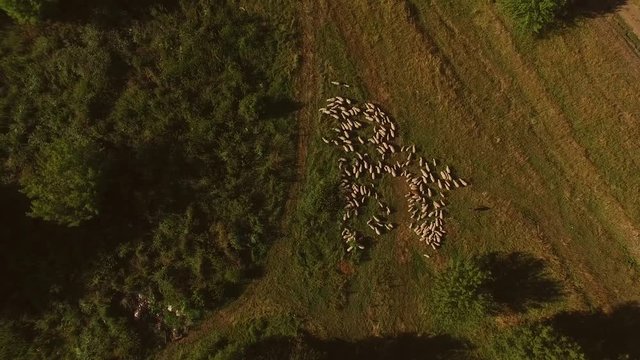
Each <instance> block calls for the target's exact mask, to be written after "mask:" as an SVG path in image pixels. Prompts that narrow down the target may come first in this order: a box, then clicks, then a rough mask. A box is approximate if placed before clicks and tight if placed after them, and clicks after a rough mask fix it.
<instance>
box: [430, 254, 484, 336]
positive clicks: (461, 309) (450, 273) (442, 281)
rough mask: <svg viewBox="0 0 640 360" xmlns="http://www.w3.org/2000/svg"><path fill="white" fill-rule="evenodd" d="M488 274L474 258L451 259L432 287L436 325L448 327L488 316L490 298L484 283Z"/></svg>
mask: <svg viewBox="0 0 640 360" xmlns="http://www.w3.org/2000/svg"><path fill="white" fill-rule="evenodd" d="M490 276H491V275H490V273H489V272H488V271H486V270H484V269H482V268H481V267H480V266H479V264H478V262H477V261H475V260H468V259H467V260H459V259H456V260H452V261H451V263H450V264H449V266H448V268H447V269H446V270H445V271H443V272H442V273H440V274H439V275H438V276H437V278H436V281H435V284H434V286H433V290H432V300H431V302H432V309H431V310H432V312H433V315H434V320H435V322H436V325H437V326H438V327H440V328H442V329H451V328H455V327H458V326H460V325H468V324H474V323H479V322H480V321H481V320H482V319H483V318H484V317H486V316H488V315H489V313H490V310H491V308H492V302H493V300H492V297H491V294H490V293H488V292H487V291H486V290H485V285H486V283H487V282H488V280H489V279H490Z"/></svg>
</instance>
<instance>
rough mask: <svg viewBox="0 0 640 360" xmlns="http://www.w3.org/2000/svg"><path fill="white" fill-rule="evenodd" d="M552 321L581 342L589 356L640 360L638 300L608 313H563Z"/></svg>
mask: <svg viewBox="0 0 640 360" xmlns="http://www.w3.org/2000/svg"><path fill="white" fill-rule="evenodd" d="M551 322H552V324H553V326H554V327H555V328H556V329H558V331H560V332H561V333H562V334H564V335H566V336H568V337H570V338H573V339H574V340H575V341H576V342H577V343H578V344H580V346H582V349H583V350H584V352H585V354H586V355H587V357H588V358H589V359H611V360H618V359H640V303H639V302H628V303H625V304H622V305H620V306H618V307H616V308H614V309H613V311H611V312H608V313H606V312H604V311H602V310H598V311H594V312H566V313H561V314H559V315H557V316H556V317H554V318H553V320H552V321H551Z"/></svg>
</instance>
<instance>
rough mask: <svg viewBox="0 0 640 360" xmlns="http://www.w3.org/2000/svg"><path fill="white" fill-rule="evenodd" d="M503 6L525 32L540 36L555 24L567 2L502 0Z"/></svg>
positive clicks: (561, 0)
mask: <svg viewBox="0 0 640 360" xmlns="http://www.w3.org/2000/svg"><path fill="white" fill-rule="evenodd" d="M501 2H502V5H503V6H504V8H505V9H506V10H507V12H508V13H509V14H510V15H511V16H512V17H513V19H514V20H515V22H516V23H517V25H518V27H519V28H520V29H521V30H522V31H524V32H529V33H534V34H540V33H541V32H543V31H544V30H545V29H547V28H548V27H549V26H550V25H551V24H553V23H554V22H555V21H556V19H557V17H558V15H559V14H560V13H561V12H562V11H563V10H564V8H565V6H566V5H567V0H501Z"/></svg>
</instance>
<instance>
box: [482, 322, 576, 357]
mask: <svg viewBox="0 0 640 360" xmlns="http://www.w3.org/2000/svg"><path fill="white" fill-rule="evenodd" d="M493 358H494V359H501V360H524V359H531V360H533V359H549V360H561V359H571V360H583V359H585V356H584V354H583V352H582V349H581V348H580V346H579V345H578V344H577V343H575V342H574V341H572V340H570V339H568V338H566V337H564V336H562V335H560V334H558V332H557V331H556V330H554V329H553V328H552V327H551V326H548V325H524V326H520V327H516V328H515V329H513V330H511V331H510V332H509V333H508V334H507V335H504V336H502V337H499V338H498V340H497V341H496V344H495V355H494V357H493Z"/></svg>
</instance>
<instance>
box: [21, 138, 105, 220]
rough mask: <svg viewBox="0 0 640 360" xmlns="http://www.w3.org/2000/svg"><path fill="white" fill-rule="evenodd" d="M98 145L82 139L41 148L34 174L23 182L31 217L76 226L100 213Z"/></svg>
mask: <svg viewBox="0 0 640 360" xmlns="http://www.w3.org/2000/svg"><path fill="white" fill-rule="evenodd" d="M98 150H99V149H98V147H97V145H96V144H93V143H91V142H90V141H89V140H88V139H87V138H83V137H80V136H67V137H63V138H59V139H55V140H54V141H52V142H51V143H49V144H45V145H43V146H42V149H41V153H40V154H38V155H37V156H36V161H35V164H34V167H33V169H32V170H31V171H32V172H31V173H30V174H28V175H25V176H23V177H22V179H21V184H22V186H23V189H24V192H25V194H26V195H27V196H28V197H29V198H30V199H31V212H30V215H31V216H35V217H39V218H42V219H45V220H50V221H55V222H57V223H61V224H65V225H72V226H77V225H79V224H80V223H81V222H82V221H85V220H88V219H91V218H92V217H94V216H95V215H97V214H98V205H97V201H98V191H99V185H98V181H99V178H100V173H99V172H98V170H96V168H97V166H98V164H97V152H98Z"/></svg>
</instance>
